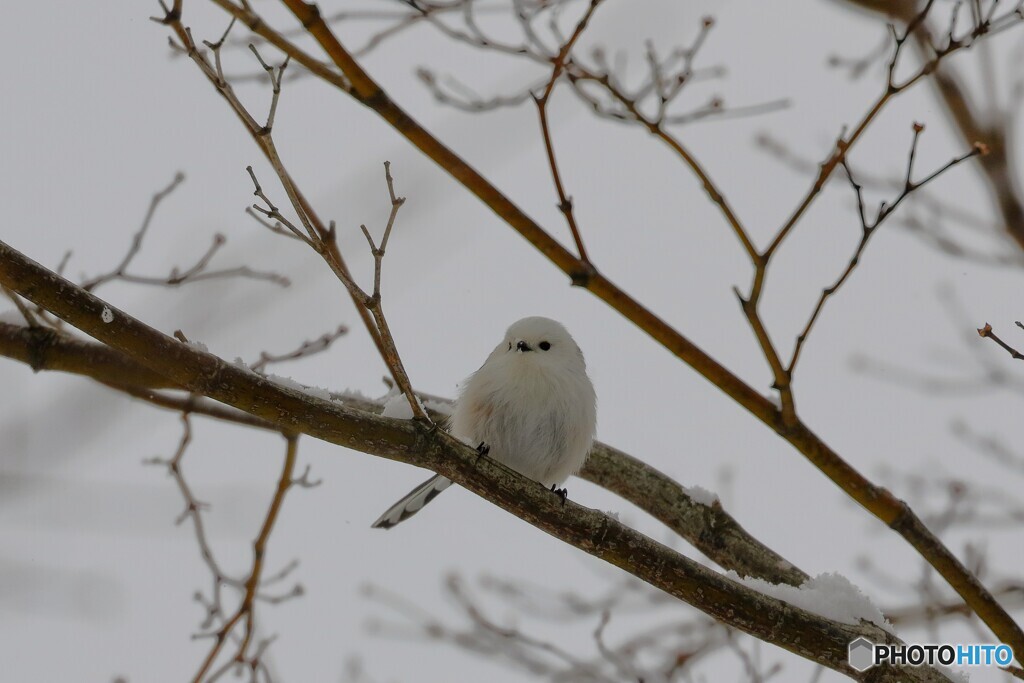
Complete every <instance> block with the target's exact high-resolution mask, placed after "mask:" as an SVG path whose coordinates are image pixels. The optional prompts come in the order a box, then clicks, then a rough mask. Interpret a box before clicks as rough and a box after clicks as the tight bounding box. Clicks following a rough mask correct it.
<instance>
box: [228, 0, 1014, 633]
mask: <svg viewBox="0 0 1024 683" xmlns="http://www.w3.org/2000/svg"><path fill="white" fill-rule="evenodd" d="M212 1H213V2H214V3H215V4H217V5H218V6H220V7H222V8H223V9H224V10H225V11H227V12H228V13H229V14H231V15H232V16H235V17H237V18H238V19H240V20H241V21H243V22H244V23H245V24H246V25H248V26H250V27H252V29H253V31H254V32H256V33H258V34H259V35H261V36H263V37H265V38H267V39H268V40H269V41H270V42H272V43H274V44H275V45H278V46H285V47H283V48H282V49H283V50H284V51H285V53H286V54H289V55H292V54H293V52H296V51H295V50H294V49H292V48H291V47H288V46H289V41H287V40H285V39H283V38H282V37H281V36H280V34H278V33H277V32H276V31H274V30H273V29H271V28H270V27H269V26H268V25H267V24H266V23H265V22H263V21H262V20H261V19H260V18H259V17H258V16H257V15H256V14H254V13H253V12H252V11H251V10H250V9H249V8H248V7H246V6H239V5H235V4H234V3H232V2H230V0H212ZM282 1H283V2H284V4H285V5H286V6H287V7H288V8H289V9H290V10H291V11H292V13H293V14H294V15H295V17H296V18H297V19H298V20H299V22H300V23H301V24H302V26H303V27H305V28H306V30H307V32H308V33H309V34H310V35H311V36H312V37H313V38H315V39H316V41H317V42H318V43H319V44H320V46H321V48H322V49H323V50H324V51H325V52H326V53H327V55H328V57H329V58H330V60H331V61H332V62H333V63H334V64H335V65H336V66H337V67H338V68H339V69H340V70H341V72H342V73H344V74H345V76H346V77H347V80H348V82H349V83H350V86H351V87H350V88H349V89H347V90H345V92H347V93H349V94H351V95H352V96H353V97H355V98H356V99H357V100H358V101H360V102H362V103H363V104H364V105H366V106H367V107H368V108H370V109H372V110H373V111H375V112H376V113H377V114H378V115H379V116H381V117H382V118H383V119H384V120H385V121H387V122H388V123H389V124H390V125H391V126H392V127H393V128H394V129H395V130H396V131H397V132H399V133H400V134H401V135H403V136H404V137H405V138H406V139H407V140H408V141H409V142H410V143H411V144H413V145H414V146H415V147H417V148H418V149H420V150H421V151H422V152H423V153H424V154H426V155H427V156H428V157H429V158H431V159H432V160H433V161H435V162H436V163H437V164H438V165H439V166H440V168H442V169H443V170H444V171H446V172H447V173H449V174H451V175H452V176H453V177H454V178H455V179H456V180H458V181H459V182H460V183H462V184H463V185H464V186H465V187H466V188H467V189H468V190H469V191H471V192H472V193H473V194H475V195H476V196H477V197H478V198H479V199H480V200H481V201H483V202H484V203H485V204H486V205H487V206H488V207H490V208H491V209H492V210H493V211H494V212H495V213H496V214H497V215H498V216H499V217H501V218H502V219H503V220H504V221H505V222H506V223H508V224H509V225H510V226H511V227H512V228H514V229H515V230H516V231H517V232H519V234H520V235H522V236H523V237H524V238H525V239H527V240H528V241H529V242H530V243H531V244H533V245H534V246H535V247H536V248H537V249H538V250H539V251H540V252H541V253H542V254H543V255H544V256H546V257H547V258H548V259H550V260H551V261H552V263H554V264H555V265H556V266H557V267H558V268H560V269H561V270H562V271H563V272H565V273H566V274H568V275H569V276H570V277H571V278H572V279H573V282H574V284H578V285H581V286H584V287H585V288H586V289H587V290H589V291H590V292H591V293H593V294H594V295H596V296H597V297H598V298H600V299H602V300H603V301H605V302H606V303H607V304H608V305H609V306H611V307H612V308H614V309H615V310H616V311H618V312H619V313H620V314H622V315H623V317H625V318H626V319H627V320H629V321H631V322H632V323H634V324H635V325H636V326H637V327H638V328H639V329H641V330H643V331H645V332H646V333H647V334H648V335H650V336H651V337H652V338H653V339H654V340H656V341H657V342H658V343H660V344H661V345H662V346H664V347H665V348H666V349H667V350H669V351H670V352H672V353H673V354H675V355H676V356H677V357H678V358H680V359H681V360H683V361H684V362H685V363H687V364H688V365H690V366H691V367H692V368H694V369H695V370H697V372H699V373H700V374H701V375H703V376H704V377H705V378H706V379H708V380H709V381H711V382H712V383H713V384H715V385H716V386H717V387H719V388H720V389H721V390H722V391H723V392H724V393H726V394H727V395H728V396H730V397H731V398H733V399H734V400H735V401H736V402H737V403H739V404H740V405H741V406H743V407H744V408H746V409H747V410H748V411H750V412H751V413H752V414H753V415H755V416H756V417H757V418H758V419H760V420H761V421H763V422H764V423H765V424H767V425H769V426H770V427H772V429H774V430H775V431H776V432H777V433H779V435H780V436H782V437H783V438H785V439H786V440H787V441H788V442H789V443H791V444H792V445H793V446H794V447H795V448H796V449H797V450H798V451H799V452H800V453H802V454H803V455H804V456H805V457H806V458H807V459H808V460H809V461H810V462H811V463H812V464H813V465H814V466H815V467H817V468H818V469H819V470H821V472H822V473H824V474H825V475H826V476H828V477H829V479H831V480H832V481H833V482H834V483H836V484H837V485H838V486H840V487H841V488H842V489H843V491H845V492H846V493H847V495H849V496H850V497H851V498H853V499H854V500H856V501H857V502H858V503H860V504H861V505H862V506H864V507H865V508H866V509H867V510H869V511H870V512H871V513H872V514H873V515H875V516H876V517H877V518H878V519H880V520H881V521H882V522H884V523H885V524H887V525H889V526H890V527H891V528H893V529H894V530H896V531H897V532H898V533H900V535H902V536H903V537H904V538H905V539H906V540H907V541H908V542H909V543H910V544H911V545H912V546H913V547H914V548H915V549H917V551H918V552H919V553H921V554H922V556H923V557H925V558H926V559H927V561H928V562H929V564H931V566H932V567H934V568H935V569H936V570H937V571H938V572H939V573H940V574H941V575H942V576H943V578H944V579H945V580H946V581H947V582H948V583H949V584H950V585H951V586H952V587H953V588H954V589H955V590H956V591H957V593H958V594H959V595H960V596H961V597H962V598H963V599H964V600H965V601H966V602H967V604H969V605H970V606H971V607H972V609H974V610H975V612H976V613H977V614H978V615H979V616H980V617H981V619H982V620H983V621H984V622H985V623H986V624H987V625H988V626H989V628H991V629H992V630H993V632H994V633H995V634H996V635H997V636H998V637H999V638H1000V639H1001V640H1002V641H1003V642H1006V643H1009V644H1011V645H1012V646H1013V647H1014V649H1015V651H1017V652H1024V632H1022V631H1021V629H1020V627H1019V626H1018V625H1017V624H1016V623H1015V622H1014V620H1013V619H1012V618H1011V617H1010V616H1009V614H1007V613H1006V611H1005V610H1004V609H1003V608H1002V607H1001V606H1000V605H999V604H998V602H996V601H995V600H994V599H993V598H992V596H991V594H989V592H988V591H987V590H986V589H985V587H984V586H982V585H981V583H980V582H979V581H978V579H977V578H976V577H974V576H973V575H972V574H971V573H970V571H968V570H967V568H966V567H964V566H963V564H962V563H961V562H960V561H959V560H958V559H957V558H956V557H955V556H954V555H953V554H952V552H950V550H949V549H948V548H946V547H945V546H944V545H943V544H942V543H941V542H940V541H939V540H938V539H937V538H936V537H935V536H934V535H933V534H932V533H931V532H930V531H928V529H927V528H926V527H925V526H924V525H923V524H922V523H921V522H920V520H919V519H918V518H917V517H916V515H914V513H913V511H912V510H911V509H910V508H909V507H908V506H907V504H906V503H905V502H903V501H901V500H899V499H897V498H895V497H894V496H893V495H892V494H891V493H889V492H888V491H887V490H886V489H884V488H882V487H879V486H876V485H874V484H873V483H871V482H870V481H869V480H867V479H866V478H865V477H864V476H863V475H862V474H860V473H859V472H858V471H856V470H855V469H854V468H853V467H852V466H850V465H849V463H847V462H846V461H845V460H844V459H843V458H841V457H840V456H839V454H837V453H836V452H835V451H833V450H832V449H831V448H829V446H828V445H827V444H825V442H824V441H822V440H821V439H820V438H819V437H818V436H817V435H816V434H815V433H814V432H813V431H812V430H811V429H810V428H809V427H807V426H806V425H805V424H803V423H802V422H801V421H799V420H797V421H792V420H784V419H783V415H782V413H781V411H780V410H779V409H777V408H776V407H775V406H774V404H773V403H772V402H771V401H769V400H768V399H767V398H765V397H764V396H762V395H761V394H760V393H759V392H757V391H754V390H753V389H752V388H751V387H750V386H748V385H747V384H746V383H744V382H743V381H742V380H740V379H739V378H738V377H736V376H735V375H734V374H732V373H731V372H729V371H728V370H727V369H726V368H724V367H723V366H721V365H720V364H719V363H718V362H717V361H715V360H714V359H713V358H711V357H710V356H709V355H708V354H707V353H705V352H704V351H703V350H701V349H699V348H698V347H697V346H696V345H694V344H693V343H692V342H691V341H690V340H689V339H687V338H686V337H684V336H683V335H682V334H680V333H679V332H678V331H677V330H675V329H673V328H672V327H671V326H670V325H668V323H666V322H665V321H664V320H662V319H660V318H659V317H657V316H656V315H655V314H654V313H653V312H651V311H650V310H648V309H646V308H645V307H644V306H642V305H641V304H640V303H639V302H638V301H636V300H635V299H633V298H632V297H630V296H629V295H628V294H626V293H625V292H624V291H622V290H621V289H619V288H618V287H617V286H616V285H615V284H614V283H612V282H611V281H610V280H607V279H606V278H605V277H604V276H603V275H601V274H600V272H597V271H594V272H592V273H590V274H589V275H587V274H586V273H587V268H586V267H585V266H586V265H587V264H584V263H583V262H582V261H581V260H580V259H578V258H576V257H574V256H573V255H572V254H571V253H570V252H569V251H568V250H567V249H565V248H564V247H563V246H562V245H561V244H559V243H558V242H557V241H556V240H555V239H553V238H552V237H551V235H549V234H548V233H547V232H546V231H545V230H544V229H543V228H542V227H541V226H540V225H538V224H537V223H536V222H534V221H533V220H532V219H531V218H529V217H528V216H527V215H526V214H525V213H524V212H523V211H522V210H521V209H520V208H519V207H518V206H516V205H515V204H514V203H513V202H512V201H511V200H510V199H509V198H508V197H506V196H505V195H504V194H502V193H501V192H500V191H499V190H498V189H497V188H495V187H494V186H493V185H492V184H491V183H490V182H488V181H487V180H486V179H485V178H484V177H483V176H482V175H480V173H479V172H477V171H476V170H475V169H473V168H472V167H471V166H469V164H467V163H466V162H465V161H464V160H463V159H462V158H461V157H459V156H458V155H457V154H455V153H454V152H453V151H452V150H451V149H449V148H448V147H447V146H445V145H444V144H443V143H441V142H440V141H439V140H438V139H437V138H435V137H434V136H433V135H431V134H430V133H429V132H428V131H427V130H426V129H424V128H423V127H422V126H420V124H418V123H417V122H416V121H415V120H414V119H412V117H410V116H409V115H408V114H407V113H406V112H405V111H404V110H402V109H401V108H400V107H399V106H398V105H397V104H396V103H395V102H394V101H393V100H392V99H391V98H390V97H389V96H388V94H387V93H386V92H385V91H384V90H383V89H382V88H381V87H380V86H379V85H378V84H377V82H376V81H374V80H373V79H372V78H371V77H370V76H369V74H367V73H366V72H365V71H364V70H363V68H362V67H361V66H360V65H359V63H358V62H357V61H356V60H355V59H354V58H353V57H352V55H351V54H350V53H349V52H348V51H347V50H346V49H345V48H344V46H342V44H341V43H340V42H339V41H338V39H337V38H336V36H335V35H334V34H333V32H332V31H331V29H330V27H329V26H328V25H327V24H326V23H325V22H324V21H323V19H322V17H321V16H320V13H319V10H318V8H317V7H316V5H313V4H309V3H306V2H302V0H282ZM928 6H929V7H930V6H931V2H929V5H928ZM1011 20H1012V18H1011ZM1004 23H1005V22H1004ZM912 24H913V22H912ZM914 28H916V26H915V25H911V26H908V28H907V33H905V34H904V35H903V36H901V37H900V38H902V40H903V41H905V40H906V35H907V34H909V33H912V32H913V30H914ZM987 30H989V29H987V28H986V29H985V31H987ZM985 31H982V32H981V33H972V34H971V35H970V40H963V41H961V42H960V43H958V44H957V45H951V46H949V48H948V49H947V50H945V51H944V52H943V54H942V56H943V57H945V56H948V55H949V54H952V53H954V52H956V51H958V50H961V49H963V48H965V47H969V46H970V45H971V44H973V40H974V39H976V38H977V37H978V35H982V34H983V33H984V32H985ZM898 44H899V45H902V42H901V41H900V42H899V43H898ZM893 63H894V64H895V59H894V61H893ZM935 64H937V60H936V61H934V62H930V63H928V64H926V65H924V66H923V67H922V68H921V69H920V70H919V71H917V72H915V73H914V74H913V75H911V76H909V77H907V79H905V80H904V81H902V82H897V81H895V80H894V78H895V76H894V73H892V71H891V73H890V82H889V87H888V88H887V89H886V93H885V94H883V96H882V97H881V98H880V99H879V100H878V101H877V102H876V103H875V105H874V106H873V107H871V109H870V110H869V112H868V114H866V115H865V117H864V118H863V119H862V121H861V123H860V124H859V125H858V126H857V128H856V129H855V130H854V131H853V133H851V134H850V136H848V137H845V138H843V139H841V140H840V141H839V143H838V144H837V147H836V151H835V153H834V154H833V155H832V157H831V158H830V159H829V160H828V161H827V162H826V163H825V164H824V165H823V167H822V171H821V173H820V174H819V177H818V178H817V179H816V180H815V182H814V184H813V185H812V188H811V190H810V191H809V192H808V194H807V195H806V196H805V198H804V200H803V201H802V202H801V204H800V206H799V207H798V208H797V210H796V211H795V212H794V214H793V215H792V216H791V217H790V219H789V220H788V221H787V222H786V223H785V224H784V225H783V228H782V229H781V230H780V233H779V235H778V237H777V239H776V240H775V241H774V242H773V245H774V246H775V247H777V246H778V243H781V240H782V238H784V237H785V235H786V234H788V233H789V231H790V230H791V229H792V227H793V226H794V225H795V224H796V222H797V221H799V219H800V218H801V217H802V215H803V213H804V212H805V211H806V209H807V208H808V207H809V206H810V204H811V202H812V201H813V199H814V197H816V196H817V194H818V192H819V191H820V189H821V188H822V187H823V186H824V184H825V181H826V180H827V178H828V177H829V176H830V175H831V173H832V171H833V170H834V169H835V167H836V165H838V163H839V161H841V160H842V159H843V158H844V157H845V154H846V151H847V150H848V148H849V145H850V144H851V143H852V141H853V140H855V139H856V138H858V137H859V136H860V135H861V134H862V133H863V131H864V130H865V129H866V128H867V126H868V124H869V123H870V122H871V121H872V120H874V118H875V116H876V115H877V114H878V112H879V111H880V110H881V109H882V108H883V107H884V105H885V104H886V103H887V102H888V101H889V99H890V98H891V97H892V96H893V94H894V92H901V91H903V90H905V89H907V88H909V87H910V86H911V85H913V84H914V83H916V82H917V81H919V80H920V79H921V78H924V77H925V76H926V75H927V74H929V73H930V72H931V71H932V70H933V69H934V67H935ZM894 68H895V67H893V71H894ZM771 248H772V247H769V249H771ZM584 276H585V277H584Z"/></svg>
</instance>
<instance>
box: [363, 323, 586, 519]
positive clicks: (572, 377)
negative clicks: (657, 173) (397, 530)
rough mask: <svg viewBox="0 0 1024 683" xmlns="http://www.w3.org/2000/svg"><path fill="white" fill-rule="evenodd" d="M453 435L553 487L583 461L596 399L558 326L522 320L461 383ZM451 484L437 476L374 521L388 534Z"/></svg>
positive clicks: (574, 349) (568, 339) (569, 340)
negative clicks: (476, 445)
mask: <svg viewBox="0 0 1024 683" xmlns="http://www.w3.org/2000/svg"><path fill="white" fill-rule="evenodd" d="M449 426H450V431H451V433H452V435H453V436H455V437H457V438H459V439H462V440H463V441H465V442H466V443H470V444H474V445H475V444H480V446H479V447H478V448H479V450H481V452H482V453H486V454H487V455H488V456H489V457H492V458H494V459H495V460H497V461H499V462H501V463H503V464H505V465H507V466H508V467H511V468H512V469H514V470H516V471H517V472H520V473H522V474H523V475H525V476H527V477H529V478H530V479H533V480H535V481H538V482H540V483H541V484H543V485H544V486H546V487H550V488H551V489H552V490H553V491H557V492H558V493H559V494H560V495H562V496H563V497H564V495H565V491H564V490H557V489H555V487H556V486H557V485H559V484H561V483H562V482H563V481H565V480H566V479H568V477H569V475H571V474H574V473H575V472H577V471H578V470H579V469H580V468H581V467H582V466H583V463H584V461H586V459H587V454H588V453H589V452H590V447H591V445H592V444H593V442H594V431H595V428H596V426H597V398H596V396H595V394H594V385H593V384H591V382H590V378H589V377H588V376H587V364H586V363H585V362H584V360H583V352H582V351H580V347H579V346H577V345H576V342H575V341H573V338H572V336H570V335H569V331H568V330H566V329H565V327H563V326H562V324H561V323H559V322H556V321H554V320H551V319H550V318H541V317H532V318H523V319H522V320H520V321H518V322H515V323H513V324H512V326H511V327H509V328H508V331H507V332H505V338H504V340H502V342H501V343H500V344H498V345H497V346H496V347H495V348H494V351H492V352H491V355H490V356H488V357H487V360H486V361H484V364H483V365H482V366H481V367H480V369H479V370H477V371H476V372H474V373H473V374H472V375H470V377H469V378H468V379H467V380H466V381H465V382H464V383H463V385H462V391H461V393H460V395H459V398H458V401H457V402H456V404H455V409H454V411H453V412H452V416H451V420H450V422H449ZM451 483H452V482H451V480H450V479H448V478H446V477H443V476H441V475H439V474H438V475H435V476H433V477H431V478H430V479H428V480H427V481H426V482H424V483H423V484H421V485H419V486H417V487H416V488H415V489H413V490H412V491H410V492H409V494H408V495H407V496H405V497H404V498H402V499H401V500H400V501H398V502H397V503H395V504H394V505H392V506H391V507H390V508H388V510H387V512H385V513H384V514H383V515H381V516H380V519H378V520H377V521H376V522H374V523H373V526H374V528H379V529H390V528H391V527H393V526H394V525H396V524H398V523H399V522H401V521H404V520H406V519H408V518H409V517H411V516H412V515H414V514H416V513H417V512H419V511H420V509H421V508H422V507H423V506H424V505H426V504H427V503H429V502H430V501H432V500H433V499H434V498H435V497H436V496H437V494H439V493H441V491H444V490H445V489H446V488H448V487H449V486H451Z"/></svg>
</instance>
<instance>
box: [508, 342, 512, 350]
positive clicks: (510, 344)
mask: <svg viewBox="0 0 1024 683" xmlns="http://www.w3.org/2000/svg"><path fill="white" fill-rule="evenodd" d="M508 350H509V351H511V350H512V342H509V343H508Z"/></svg>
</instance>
